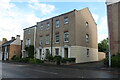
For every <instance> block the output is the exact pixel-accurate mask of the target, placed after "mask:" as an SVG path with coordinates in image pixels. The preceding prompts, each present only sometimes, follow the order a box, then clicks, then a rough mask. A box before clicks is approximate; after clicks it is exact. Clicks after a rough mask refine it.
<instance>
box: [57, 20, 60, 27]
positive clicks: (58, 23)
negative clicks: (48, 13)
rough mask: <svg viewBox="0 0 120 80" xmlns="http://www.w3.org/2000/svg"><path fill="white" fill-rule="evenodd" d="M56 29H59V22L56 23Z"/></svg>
mask: <svg viewBox="0 0 120 80" xmlns="http://www.w3.org/2000/svg"><path fill="white" fill-rule="evenodd" d="M58 27H60V21H59V20H57V21H56V28H58Z"/></svg>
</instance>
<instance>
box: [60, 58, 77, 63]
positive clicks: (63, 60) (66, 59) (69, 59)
mask: <svg viewBox="0 0 120 80" xmlns="http://www.w3.org/2000/svg"><path fill="white" fill-rule="evenodd" d="M67 62H75V58H62V63H67Z"/></svg>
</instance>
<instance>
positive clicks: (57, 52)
mask: <svg viewBox="0 0 120 80" xmlns="http://www.w3.org/2000/svg"><path fill="white" fill-rule="evenodd" d="M55 55H56V56H58V55H59V48H56V49H55Z"/></svg>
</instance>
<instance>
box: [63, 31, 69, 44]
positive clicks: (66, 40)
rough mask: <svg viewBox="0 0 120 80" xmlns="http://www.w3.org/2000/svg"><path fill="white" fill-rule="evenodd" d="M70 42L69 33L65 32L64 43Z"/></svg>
mask: <svg viewBox="0 0 120 80" xmlns="http://www.w3.org/2000/svg"><path fill="white" fill-rule="evenodd" d="M68 41H69V32H68V31H66V32H64V42H68Z"/></svg>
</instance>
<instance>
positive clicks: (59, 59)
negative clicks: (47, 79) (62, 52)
mask: <svg viewBox="0 0 120 80" xmlns="http://www.w3.org/2000/svg"><path fill="white" fill-rule="evenodd" d="M61 60H62V57H61V56H55V57H54V61H56V64H57V65H60V62H61Z"/></svg>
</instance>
